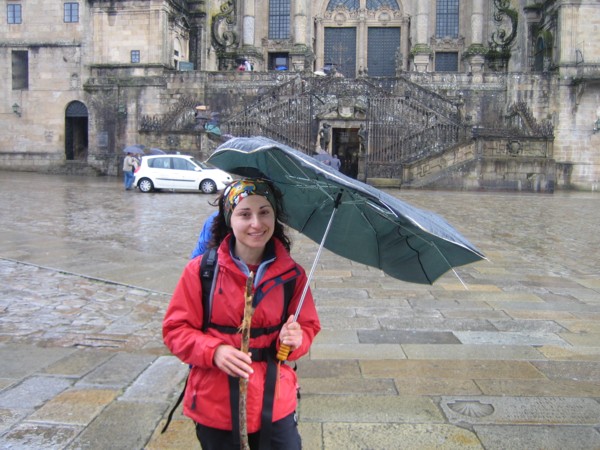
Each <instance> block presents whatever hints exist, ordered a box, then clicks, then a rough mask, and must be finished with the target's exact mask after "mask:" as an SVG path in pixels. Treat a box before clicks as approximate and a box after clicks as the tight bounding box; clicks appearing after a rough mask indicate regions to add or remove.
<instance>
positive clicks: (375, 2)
mask: <svg viewBox="0 0 600 450" xmlns="http://www.w3.org/2000/svg"><path fill="white" fill-rule="evenodd" d="M384 6H387V7H388V8H390V9H393V10H399V9H400V7H399V6H398V2H397V1H396V0H367V9H368V10H377V9H379V8H383V7H384Z"/></svg>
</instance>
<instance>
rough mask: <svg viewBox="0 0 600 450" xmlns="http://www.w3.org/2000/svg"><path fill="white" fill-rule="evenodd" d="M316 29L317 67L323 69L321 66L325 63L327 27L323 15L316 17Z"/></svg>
mask: <svg viewBox="0 0 600 450" xmlns="http://www.w3.org/2000/svg"><path fill="white" fill-rule="evenodd" d="M315 29H316V30H317V36H316V43H317V45H316V51H317V54H316V55H315V61H316V69H317V70H321V68H322V67H323V66H324V65H325V61H324V59H325V29H324V28H323V18H322V17H315Z"/></svg>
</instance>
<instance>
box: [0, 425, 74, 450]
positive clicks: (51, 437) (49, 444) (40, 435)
mask: <svg viewBox="0 0 600 450" xmlns="http://www.w3.org/2000/svg"><path fill="white" fill-rule="evenodd" d="M80 432H81V427H67V426H55V425H46V424H39V423H27V422H25V423H21V424H19V425H18V426H16V427H15V428H13V429H12V430H10V431H9V432H8V433H6V434H5V435H3V436H2V437H0V447H1V448H3V449H19V450H42V449H47V450H55V449H60V448H64V447H65V446H66V445H68V444H69V443H70V442H71V441H72V440H73V438H74V437H75V436H77V434H79V433H80Z"/></svg>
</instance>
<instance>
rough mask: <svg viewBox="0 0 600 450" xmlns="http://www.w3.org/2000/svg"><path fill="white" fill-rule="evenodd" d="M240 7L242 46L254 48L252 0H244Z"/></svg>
mask: <svg viewBox="0 0 600 450" xmlns="http://www.w3.org/2000/svg"><path fill="white" fill-rule="evenodd" d="M242 5H243V6H242V8H243V11H242V17H243V19H242V21H243V22H242V46H244V47H254V20H255V11H254V0H244V1H243V2H242Z"/></svg>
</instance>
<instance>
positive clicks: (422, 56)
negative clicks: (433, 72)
mask: <svg viewBox="0 0 600 450" xmlns="http://www.w3.org/2000/svg"><path fill="white" fill-rule="evenodd" d="M429 3H430V2H424V1H419V2H418V3H417V4H418V6H417V44H416V45H415V46H414V47H413V49H412V53H413V62H414V64H415V70H416V71H417V72H427V69H428V68H429V62H430V60H431V48H430V47H429V44H428V40H429Z"/></svg>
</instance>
